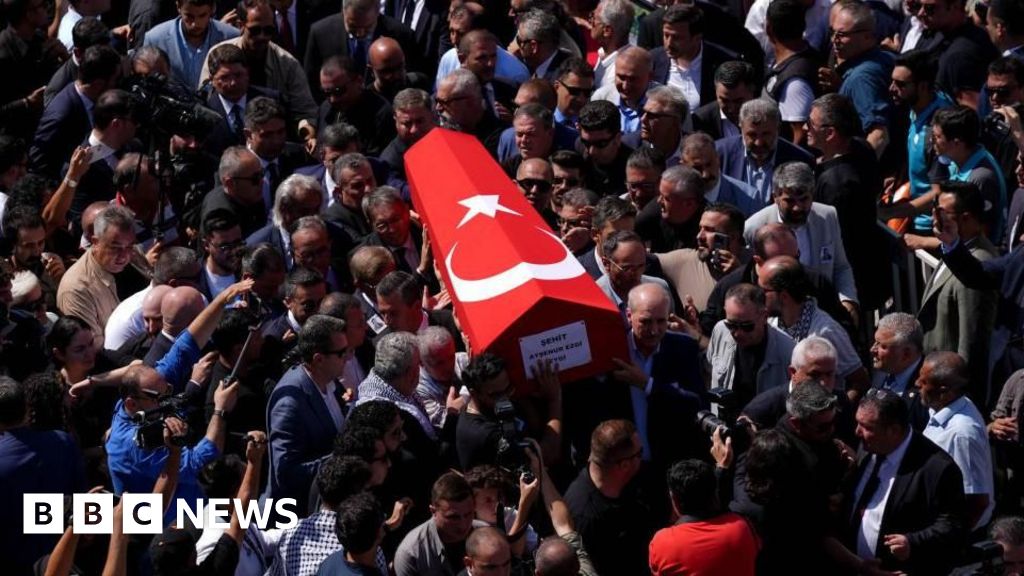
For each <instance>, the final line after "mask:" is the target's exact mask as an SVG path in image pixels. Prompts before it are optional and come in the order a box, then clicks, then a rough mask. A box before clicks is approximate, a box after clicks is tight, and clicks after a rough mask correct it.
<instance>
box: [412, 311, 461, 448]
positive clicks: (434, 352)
mask: <svg viewBox="0 0 1024 576" xmlns="http://www.w3.org/2000/svg"><path fill="white" fill-rule="evenodd" d="M418 336H419V352H420V378H419V383H418V384H417V386H416V392H415V394H416V398H418V399H419V401H420V402H421V403H422V404H423V408H424V409H425V410H426V411H427V415H428V416H429V417H430V422H431V423H432V424H433V425H434V426H436V427H437V428H443V427H444V423H445V421H446V420H447V418H448V416H449V415H451V414H458V413H459V412H461V411H462V409H463V408H464V407H465V405H466V403H467V402H469V392H468V391H467V392H466V393H465V394H464V395H463V394H462V379H461V378H460V374H461V373H462V368H463V367H465V365H466V364H467V363H468V362H469V356H468V355H467V354H466V353H465V352H457V351H456V349H455V339H454V338H453V337H452V333H451V332H449V331H448V330H447V329H445V328H443V327H441V326H427V327H426V328H424V329H423V331H422V332H420V333H419V335H418Z"/></svg>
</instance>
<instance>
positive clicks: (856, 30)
mask: <svg viewBox="0 0 1024 576" xmlns="http://www.w3.org/2000/svg"><path fill="white" fill-rule="evenodd" d="M868 31H869V29H868V28H854V29H853V30H850V31H848V32H843V31H842V30H832V38H835V39H842V40H845V39H846V38H849V37H851V36H854V35H855V34H860V33H861V32H868Z"/></svg>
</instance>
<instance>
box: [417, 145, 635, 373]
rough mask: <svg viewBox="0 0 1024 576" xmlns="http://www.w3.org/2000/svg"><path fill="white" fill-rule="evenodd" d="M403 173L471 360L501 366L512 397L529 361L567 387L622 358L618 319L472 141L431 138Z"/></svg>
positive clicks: (510, 183)
mask: <svg viewBox="0 0 1024 576" xmlns="http://www.w3.org/2000/svg"><path fill="white" fill-rule="evenodd" d="M405 170H406V174H407V175H408V178H409V184H410V188H411V189H412V199H413V204H414V205H415V207H416V211H417V212H418V213H419V215H420V217H421V218H422V219H423V221H424V222H425V223H426V225H427V228H428V231H429V233H430V241H431V246H432V247H433V253H434V258H435V260H436V261H437V265H438V268H439V269H440V270H441V275H442V278H443V279H444V282H445V285H446V286H447V287H448V291H449V293H450V294H451V296H452V300H453V301H454V303H455V312H456V314H457V315H458V317H459V321H460V323H461V326H462V330H463V331H465V332H466V334H467V335H468V336H469V340H470V346H471V347H472V350H473V353H474V354H479V353H481V352H493V353H495V354H498V355H499V356H501V357H502V358H504V359H505V361H506V363H507V364H508V368H509V376H510V377H511V378H512V381H513V382H515V383H516V384H517V385H518V386H519V388H518V391H519V392H524V391H527V389H528V388H529V387H530V385H529V383H528V381H527V380H528V376H527V374H529V373H530V370H529V368H526V369H525V370H524V365H525V366H532V365H533V364H534V363H535V362H536V360H537V359H541V358H545V359H547V358H550V359H552V360H554V361H555V362H557V363H558V364H559V366H560V368H561V370H562V371H563V372H562V374H561V376H560V377H561V380H562V382H567V381H570V380H575V379H579V378H584V377H587V376H592V375H595V374H599V373H602V372H607V371H609V370H611V369H613V368H614V366H613V365H612V361H611V359H612V358H623V359H627V358H629V353H628V350H627V347H626V338H625V332H624V330H623V327H622V320H621V318H620V316H619V313H618V310H616V308H615V306H614V305H612V303H611V302H610V301H609V300H608V298H607V297H606V296H605V295H604V293H603V292H601V290H600V288H598V287H597V284H595V283H594V281H593V279H591V277H590V276H589V275H588V274H587V273H586V271H585V270H584V269H583V267H582V266H581V265H580V263H579V262H578V261H577V260H576V258H575V257H574V256H573V255H572V253H571V252H570V251H569V250H568V249H567V248H566V247H565V245H564V244H563V243H562V241H561V240H560V239H559V238H558V236H557V235H556V234H555V233H554V232H552V230H551V229H550V228H549V227H548V226H547V224H545V222H544V220H543V219H541V217H540V215H539V214H537V211H536V210H534V208H533V206H532V205H531V204H530V203H529V201H527V200H526V197H525V196H523V194H522V193H521V192H520V191H519V188H518V187H517V186H516V184H515V183H514V182H513V181H512V180H510V179H509V178H508V176H506V175H505V173H504V172H503V171H502V169H501V167H500V166H498V164H497V163H496V162H495V161H494V160H493V159H492V158H491V157H490V155H488V153H487V151H486V150H485V149H484V147H483V146H482V145H481V144H480V143H479V141H477V139H476V138H474V137H472V136H470V135H466V134H461V133H458V132H452V131H450V130H444V129H441V128H435V129H434V130H432V131H431V132H430V134H428V135H427V136H426V137H424V138H423V139H422V140H420V141H419V142H418V143H416V144H415V145H414V146H412V148H410V149H409V151H408V152H406V154H405Z"/></svg>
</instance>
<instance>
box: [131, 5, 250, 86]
mask: <svg viewBox="0 0 1024 576" xmlns="http://www.w3.org/2000/svg"><path fill="white" fill-rule="evenodd" d="M180 25H181V17H180V16H179V17H177V18H175V19H173V20H168V21H166V22H163V23H161V24H157V25H156V26H154V27H153V28H151V29H150V30H149V31H148V32H146V33H145V34H146V36H145V38H144V39H143V41H142V44H143V46H156V47H157V48H159V49H161V50H163V51H164V52H165V53H166V54H167V59H168V60H169V61H170V64H171V76H172V77H173V78H175V79H176V80H177V81H178V82H181V83H182V84H183V85H184V86H185V87H187V88H188V89H189V90H190V91H195V90H196V89H198V88H199V86H198V84H196V85H192V84H193V82H192V81H191V79H189V78H188V77H186V76H185V66H184V63H183V59H182V54H181V42H179V41H178V34H179V27H180ZM207 30H208V32H207V34H209V40H210V43H209V46H210V47H213V46H216V45H217V44H220V43H221V42H223V41H225V40H230V39H232V38H235V37H237V36H238V33H239V32H238V29H237V28H235V27H234V26H231V25H228V24H225V23H223V22H220V21H218V20H217V19H216V18H211V19H210V27H209V28H208V29H207Z"/></svg>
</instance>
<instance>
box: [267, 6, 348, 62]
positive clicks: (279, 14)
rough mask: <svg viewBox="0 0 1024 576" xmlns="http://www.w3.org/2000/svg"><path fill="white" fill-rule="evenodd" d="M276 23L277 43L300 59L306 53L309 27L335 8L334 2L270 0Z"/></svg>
mask: <svg viewBox="0 0 1024 576" xmlns="http://www.w3.org/2000/svg"><path fill="white" fill-rule="evenodd" d="M270 6H271V8H273V9H274V21H275V23H276V25H277V40H276V42H277V44H278V45H279V46H281V47H282V48H284V49H285V50H286V51H288V53H289V54H291V55H292V56H294V57H295V58H296V59H297V60H299V61H301V60H302V57H303V56H304V55H305V54H306V44H307V41H308V39H309V28H310V26H312V25H313V24H314V23H316V22H318V21H320V20H322V19H324V18H326V17H328V16H330V15H331V14H333V13H334V11H335V10H337V5H336V3H334V2H327V1H325V0H312V1H308V2H307V1H302V2H300V1H299V0H271V1H270Z"/></svg>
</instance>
